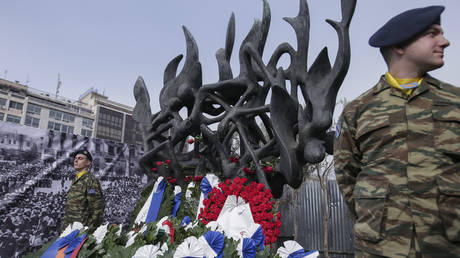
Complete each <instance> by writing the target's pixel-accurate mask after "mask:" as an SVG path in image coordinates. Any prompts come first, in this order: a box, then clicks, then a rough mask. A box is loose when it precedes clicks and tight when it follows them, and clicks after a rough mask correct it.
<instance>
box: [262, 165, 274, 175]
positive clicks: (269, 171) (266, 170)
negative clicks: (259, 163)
mask: <svg viewBox="0 0 460 258" xmlns="http://www.w3.org/2000/svg"><path fill="white" fill-rule="evenodd" d="M264 171H265V173H267V174H270V173H271V172H272V171H273V167H272V166H264Z"/></svg>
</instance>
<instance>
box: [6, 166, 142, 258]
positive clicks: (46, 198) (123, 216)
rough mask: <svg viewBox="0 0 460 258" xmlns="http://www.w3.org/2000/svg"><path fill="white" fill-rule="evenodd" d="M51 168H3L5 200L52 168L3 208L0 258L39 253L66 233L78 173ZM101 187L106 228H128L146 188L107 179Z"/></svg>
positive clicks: (134, 181)
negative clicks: (65, 219)
mask: <svg viewBox="0 0 460 258" xmlns="http://www.w3.org/2000/svg"><path fill="white" fill-rule="evenodd" d="M48 166H49V165H44V164H42V163H40V162H39V161H37V162H35V161H34V162H32V163H28V164H19V165H8V164H0V173H1V175H2V177H1V178H2V179H1V190H2V193H1V195H0V196H1V198H2V200H4V199H5V198H6V197H8V196H6V194H11V192H12V191H15V189H18V188H19V187H20V186H21V185H24V183H25V182H27V181H30V180H34V179H35V178H37V177H40V176H39V175H40V172H41V171H45V170H46V169H47V168H48V172H47V173H46V175H44V176H41V177H42V179H40V180H37V181H36V183H35V184H31V185H30V186H29V187H26V188H24V190H23V191H20V192H17V193H16V194H15V195H14V201H9V202H5V205H3V206H2V207H1V210H0V217H1V219H0V257H15V256H16V257H17V256H21V254H24V253H25V252H30V251H33V250H36V249H38V248H40V247H41V246H42V245H43V244H44V243H46V242H48V241H50V240H52V239H53V238H55V237H56V236H58V235H59V234H60V232H61V231H62V229H61V222H62V218H63V217H64V210H65V209H64V206H65V201H66V193H67V190H68V187H69V186H70V184H71V182H72V180H73V179H74V178H75V171H72V168H71V167H70V166H67V165H61V166H58V167H56V168H53V169H49V167H48ZM43 182H50V183H49V184H47V183H43ZM51 182H53V183H52V184H51ZM51 185H52V186H51ZM101 185H102V188H103V194H104V199H105V204H106V207H105V210H104V224H105V223H117V224H123V226H127V225H128V224H129V219H130V216H131V212H132V210H133V207H134V206H135V204H136V202H137V200H138V198H139V196H140V192H141V191H142V188H143V184H142V183H141V177H111V176H104V177H103V178H101ZM45 190H47V192H45Z"/></svg>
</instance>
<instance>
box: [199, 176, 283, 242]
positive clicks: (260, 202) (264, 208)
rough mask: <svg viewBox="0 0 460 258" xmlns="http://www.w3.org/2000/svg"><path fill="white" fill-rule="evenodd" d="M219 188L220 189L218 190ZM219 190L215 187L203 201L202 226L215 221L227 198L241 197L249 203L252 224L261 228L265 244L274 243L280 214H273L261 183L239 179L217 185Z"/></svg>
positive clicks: (271, 199)
mask: <svg viewBox="0 0 460 258" xmlns="http://www.w3.org/2000/svg"><path fill="white" fill-rule="evenodd" d="M219 188H220V189H219ZM219 188H217V187H215V188H213V189H212V190H211V192H210V193H209V194H208V197H207V199H205V200H204V201H203V204H204V208H202V209H201V210H200V214H199V215H198V219H199V220H200V221H201V222H202V223H203V224H205V225H206V224H208V223H209V222H211V221H215V220H217V218H218V216H219V214H220V212H221V210H222V208H223V206H224V203H225V201H226V199H227V197H228V196H230V195H235V196H237V197H238V198H239V197H241V198H243V199H244V201H245V202H247V203H249V206H250V208H251V213H252V217H253V219H254V222H255V223H257V224H260V225H261V226H262V230H263V234H264V235H265V244H266V245H268V244H272V243H275V242H276V239H277V237H278V235H279V234H280V227H281V224H282V223H281V214H280V212H275V209H274V207H273V205H274V203H275V201H274V200H273V196H272V194H271V192H270V190H269V189H265V186H264V185H263V184H261V183H257V182H251V183H248V181H247V178H239V177H236V178H235V179H233V181H232V180H230V179H227V180H225V181H224V182H221V183H219Z"/></svg>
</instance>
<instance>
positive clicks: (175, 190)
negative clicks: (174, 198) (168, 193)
mask: <svg viewBox="0 0 460 258" xmlns="http://www.w3.org/2000/svg"><path fill="white" fill-rule="evenodd" d="M180 192H182V188H180V186H178V185H176V186H174V195H176V194H178V193H180Z"/></svg>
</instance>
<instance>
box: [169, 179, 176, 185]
mask: <svg viewBox="0 0 460 258" xmlns="http://www.w3.org/2000/svg"><path fill="white" fill-rule="evenodd" d="M176 182H177V180H176V179H171V180H169V183H171V184H175V183H176Z"/></svg>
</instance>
